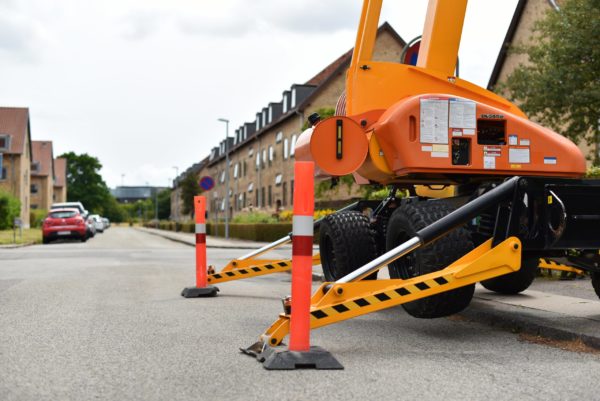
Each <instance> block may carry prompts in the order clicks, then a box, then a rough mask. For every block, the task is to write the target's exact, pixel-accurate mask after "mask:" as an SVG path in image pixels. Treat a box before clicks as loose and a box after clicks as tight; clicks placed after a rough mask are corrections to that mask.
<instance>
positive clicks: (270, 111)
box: [269, 106, 273, 124]
mask: <svg viewBox="0 0 600 401" xmlns="http://www.w3.org/2000/svg"><path fill="white" fill-rule="evenodd" d="M271 121H273V106H269V124H270V123H271Z"/></svg>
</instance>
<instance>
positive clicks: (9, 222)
mask: <svg viewBox="0 0 600 401" xmlns="http://www.w3.org/2000/svg"><path fill="white" fill-rule="evenodd" d="M20 213H21V201H20V200H19V199H17V198H15V197H14V196H12V195H11V194H9V193H8V192H5V191H2V190H0V230H6V229H8V228H12V226H13V223H14V219H15V218H16V217H19V214H20Z"/></svg>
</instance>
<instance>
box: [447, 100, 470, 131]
mask: <svg viewBox="0 0 600 401" xmlns="http://www.w3.org/2000/svg"><path fill="white" fill-rule="evenodd" d="M475 127H476V105H475V102H473V101H471V100H462V99H450V128H470V129H475Z"/></svg>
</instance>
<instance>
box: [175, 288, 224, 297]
mask: <svg viewBox="0 0 600 401" xmlns="http://www.w3.org/2000/svg"><path fill="white" fill-rule="evenodd" d="M217 292H219V289H218V288H217V287H215V286H212V285H207V286H206V287H203V288H198V287H186V288H184V289H183V291H181V296H182V297H184V298H206V297H216V296H217Z"/></svg>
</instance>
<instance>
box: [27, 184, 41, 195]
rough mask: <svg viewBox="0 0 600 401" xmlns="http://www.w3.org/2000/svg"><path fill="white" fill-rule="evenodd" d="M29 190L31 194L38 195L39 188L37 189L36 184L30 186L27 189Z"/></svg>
mask: <svg viewBox="0 0 600 401" xmlns="http://www.w3.org/2000/svg"><path fill="white" fill-rule="evenodd" d="M29 189H30V192H31V193H32V194H37V193H38V189H39V188H38V185H37V184H31V186H30V187H29Z"/></svg>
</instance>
